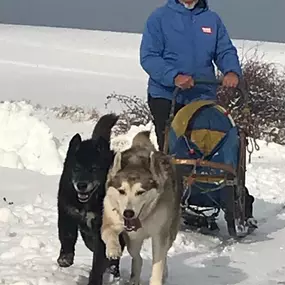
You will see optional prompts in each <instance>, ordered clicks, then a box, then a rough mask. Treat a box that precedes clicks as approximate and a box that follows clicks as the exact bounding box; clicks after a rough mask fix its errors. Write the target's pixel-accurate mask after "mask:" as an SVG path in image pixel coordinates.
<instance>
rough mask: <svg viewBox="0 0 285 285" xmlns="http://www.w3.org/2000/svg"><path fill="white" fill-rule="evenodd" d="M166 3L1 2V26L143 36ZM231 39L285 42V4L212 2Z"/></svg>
mask: <svg viewBox="0 0 285 285" xmlns="http://www.w3.org/2000/svg"><path fill="white" fill-rule="evenodd" d="M164 2H165V1H164V0H107V1H106V0H0V22H1V23H9V24H25V25H45V26H59V27H72V28H83V29H97V30H111V31H124V32H136V33H140V32H141V31H142V29H143V25H144V22H145V20H146V18H147V16H148V15H149V13H150V12H151V11H152V10H153V9H154V8H155V7H157V6H160V5H162V4H163V3H164ZM209 3H210V7H211V9H213V10H215V11H216V12H218V13H219V15H220V16H221V17H222V19H223V20H224V22H225V24H226V26H227V28H228V31H229V33H230V35H231V37H232V38H236V39H251V40H266V41H276V42H285V16H284V14H285V0H209Z"/></svg>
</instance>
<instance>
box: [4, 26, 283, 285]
mask: <svg viewBox="0 0 285 285" xmlns="http://www.w3.org/2000/svg"><path fill="white" fill-rule="evenodd" d="M139 40H140V36H139V35H134V34H119V33H111V32H98V31H83V30H82V31H80V30H72V29H70V30H68V29H56V28H38V27H22V26H12V25H11V26H10V25H0V86H1V91H2V92H1V95H0V100H3V102H1V103H0V137H1V140H0V177H1V187H0V198H1V200H0V283H1V284H5V285H12V284H13V285H49V284H56V285H61V284H62V285H63V284H67V283H68V284H70V285H73V284H74V285H75V284H78V285H84V284H87V282H88V275H89V271H90V269H91V260H92V254H91V252H90V251H89V250H88V249H87V248H86V247H85V246H84V244H83V242H82V240H81V238H79V239H78V242H77V245H76V255H75V263H74V265H73V266H72V267H70V268H59V267H58V266H57V263H56V259H57V257H58V253H59V241H58V236H57V206H56V202H57V200H56V197H57V189H58V183H59V177H60V173H61V170H62V163H63V160H64V158H65V153H66V150H67V147H68V143H69V140H70V138H71V137H72V136H73V135H74V134H75V133H76V132H78V133H80V134H81V135H82V136H83V138H87V137H90V135H91V133H92V130H93V127H94V124H95V121H94V120H91V119H90V117H88V116H87V117H86V118H85V117H84V114H83V113H82V114H80V116H79V117H80V118H81V119H80V120H73V119H72V118H65V119H64V118H59V117H58V116H57V115H56V114H57V113H56V112H55V110H54V109H50V107H54V106H60V105H61V104H65V105H67V104H70V105H72V106H77V105H80V106H85V107H86V108H87V107H88V108H90V106H94V107H96V108H98V109H100V110H101V112H102V113H105V112H106V110H105V109H104V108H103V106H104V100H105V98H106V96H107V95H109V94H110V93H111V92H113V91H115V92H117V93H122V94H126V95H131V94H135V95H137V96H140V97H142V98H145V92H146V91H145V90H146V79H147V78H146V75H145V74H144V73H143V72H142V70H141V69H140V67H139V64H138V45H139ZM235 43H236V45H237V46H238V48H239V52H242V50H243V46H247V47H248V48H250V47H252V46H255V45H256V43H255V42H249V41H245V42H243V41H235ZM259 49H260V50H261V53H264V59H265V60H271V61H275V62H277V63H279V64H280V65H285V55H284V53H285V46H284V45H282V44H274V43H262V44H261V45H260V46H259ZM23 99H25V100H31V102H28V101H23ZM12 100H13V102H12ZM38 103H39V104H41V106H38V105H37V104H38ZM77 119H78V118H77ZM140 130H151V139H152V141H153V142H154V143H156V140H155V134H154V129H153V126H152V124H151V123H149V124H147V125H146V126H134V127H132V128H131V130H130V131H129V132H128V133H127V134H126V135H120V136H113V137H112V148H113V149H115V150H118V149H125V148H127V147H128V146H129V145H130V143H131V140H132V138H133V136H134V135H135V134H136V133H137V132H138V131H140ZM258 144H259V146H260V151H258V152H254V153H253V156H252V162H251V164H248V166H247V167H248V171H247V186H248V188H249V189H250V192H251V193H252V194H253V195H254V196H255V199H256V200H255V204H254V213H255V217H256V218H257V220H258V222H259V229H258V230H257V231H256V232H255V233H254V234H252V235H250V236H248V237H246V238H245V239H244V240H242V241H241V242H240V243H232V244H231V243H225V242H223V241H221V239H220V238H218V237H210V236H203V235H201V234H198V233H193V232H190V231H187V230H184V229H182V230H181V231H180V233H179V235H178V236H177V238H176V241H175V243H174V245H173V247H172V248H171V250H170V251H169V279H168V281H167V285H188V284H193V285H194V284H197V285H198V284H201V285H210V284H211V285H213V284H217V285H218V284H219V285H220V284H242V285H249V284H250V285H252V284H254V285H271V284H272V285H273V284H285V277H284V276H285V259H284V253H285V252H284V251H285V194H284V190H283V185H284V184H285V176H284V173H285V147H283V146H280V145H278V144H275V143H269V144H267V143H266V142H264V141H258ZM219 223H220V225H221V232H222V234H225V230H226V229H225V227H224V226H223V223H224V221H223V218H222V217H221V219H220V221H219ZM142 256H143V258H144V267H143V272H142V279H143V285H144V284H148V282H147V280H148V278H149V276H150V270H151V247H150V242H149V241H147V242H146V243H145V244H144V246H143V250H142ZM121 267H122V277H123V279H124V280H126V279H127V278H128V275H129V272H130V258H129V256H128V254H127V252H125V253H124V255H123V258H122V266H121Z"/></svg>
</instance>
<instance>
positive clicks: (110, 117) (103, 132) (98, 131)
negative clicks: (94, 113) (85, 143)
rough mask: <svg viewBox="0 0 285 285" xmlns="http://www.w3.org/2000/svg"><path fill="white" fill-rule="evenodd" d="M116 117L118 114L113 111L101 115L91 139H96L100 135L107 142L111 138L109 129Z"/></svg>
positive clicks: (115, 121)
mask: <svg viewBox="0 0 285 285" xmlns="http://www.w3.org/2000/svg"><path fill="white" fill-rule="evenodd" d="M118 119H119V116H118V115H116V114H114V113H111V114H107V115H104V116H102V117H101V118H100V119H99V121H98V122H97V124H96V126H95V128H94V130H93V133H92V139H93V140H96V139H98V138H99V137H102V138H104V139H105V140H106V141H108V142H109V141H110V139H111V130H112V128H113V127H114V125H115V124H116V123H117V121H118Z"/></svg>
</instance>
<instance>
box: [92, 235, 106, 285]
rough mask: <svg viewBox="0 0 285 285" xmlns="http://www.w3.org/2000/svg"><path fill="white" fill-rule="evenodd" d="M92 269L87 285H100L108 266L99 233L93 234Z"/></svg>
mask: <svg viewBox="0 0 285 285" xmlns="http://www.w3.org/2000/svg"><path fill="white" fill-rule="evenodd" d="M95 235H96V236H95V238H94V251H93V262H92V269H91V272H90V275H89V282H88V285H102V283H103V274H104V272H105V271H106V268H107V266H108V260H107V258H106V255H105V250H106V249H105V244H104V242H103V241H102V239H101V235H100V233H98V234H95Z"/></svg>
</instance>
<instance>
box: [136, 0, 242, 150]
mask: <svg viewBox="0 0 285 285" xmlns="http://www.w3.org/2000/svg"><path fill="white" fill-rule="evenodd" d="M213 62H214V63H215V64H216V66H217V67H218V69H219V70H220V71H221V72H222V73H223V75H224V77H223V86H225V87H236V86H237V85H238V83H239V79H240V77H241V76H242V71H241V67H240V64H239V59H238V55H237V50H236V48H235V47H234V46H233V44H232V42H231V40H230V37H229V35H228V32H227V30H226V27H225V26H224V24H223V22H222V20H221V19H220V17H219V16H218V15H217V14H216V13H215V12H213V11H211V10H210V9H209V7H208V4H207V1H206V0H168V2H167V3H166V4H165V5H164V6H162V7H159V8H157V9H156V10H155V11H154V12H153V13H152V14H151V15H150V16H149V18H148V19H147V21H146V25H145V29H144V32H143V35H142V41H141V46H140V63H141V66H142V68H143V69H144V70H145V72H146V73H147V74H148V75H149V81H148V105H149V108H150V111H151V113H152V115H153V118H154V126H155V132H156V136H157V142H158V146H159V149H160V150H162V149H163V144H164V129H165V123H166V120H167V119H168V116H169V112H170V107H171V99H172V96H173V91H174V89H175V87H176V86H178V87H180V88H181V89H180V90H181V91H180V92H179V94H178V96H177V104H176V110H175V111H176V112H177V111H178V110H179V109H180V108H181V107H182V106H183V105H185V104H187V103H189V102H191V101H193V100H197V99H200V100H203V99H209V100H215V99H216V88H217V87H215V86H214V85H206V84H204V85H202V84H201V85H200V84H199V85H198V84H197V85H195V86H194V80H195V79H205V80H214V79H215V78H216V77H215V69H214V65H213Z"/></svg>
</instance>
